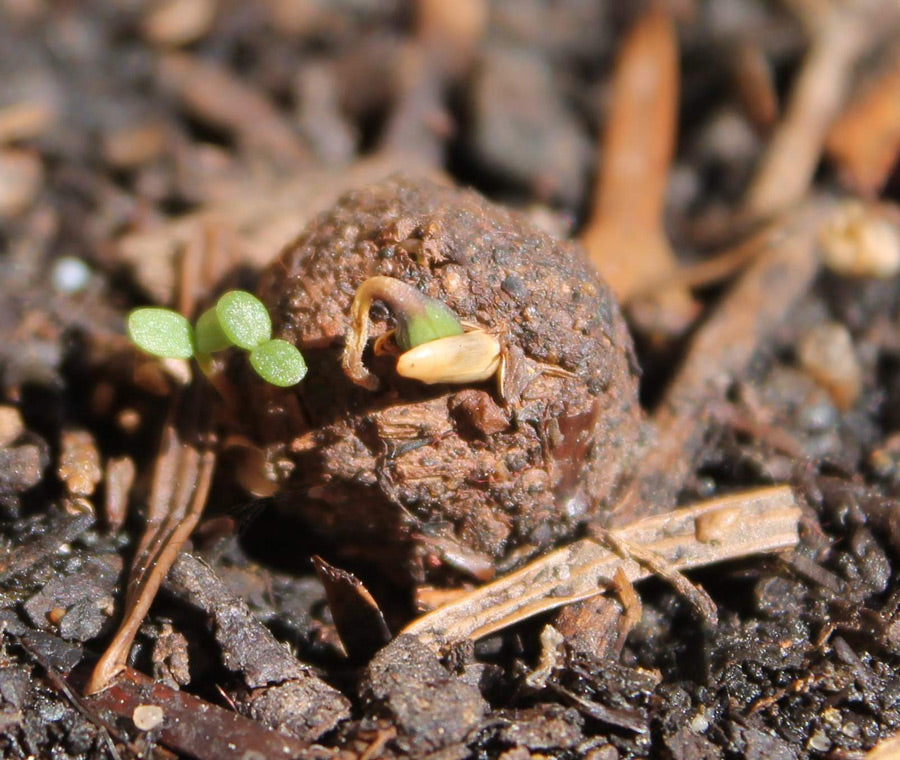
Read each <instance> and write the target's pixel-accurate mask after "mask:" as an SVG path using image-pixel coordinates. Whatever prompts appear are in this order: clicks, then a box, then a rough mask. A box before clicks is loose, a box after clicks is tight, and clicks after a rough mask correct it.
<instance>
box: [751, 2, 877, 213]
mask: <svg viewBox="0 0 900 760" xmlns="http://www.w3.org/2000/svg"><path fill="white" fill-rule="evenodd" d="M795 5H797V6H798V8H799V9H800V12H801V15H802V16H803V17H804V20H805V21H806V23H807V26H808V27H809V28H810V33H811V36H812V40H811V44H810V48H809V52H808V53H807V56H806V59H805V60H804V62H803V68H802V70H801V71H800V74H799V76H798V77H797V81H796V82H795V84H794V86H793V89H792V90H791V94H790V97H789V99H788V103H787V107H786V110H785V114H784V118H783V119H782V121H781V123H780V124H779V125H778V127H777V129H776V130H775V133H774V135H773V136H772V139H771V141H770V143H769V145H768V148H767V149H766V153H765V155H764V156H763V159H762V162H761V163H760V165H759V167H758V169H757V171H756V175H755V176H754V178H753V181H752V182H751V184H750V187H749V188H748V189H747V193H746V196H745V199H744V209H743V210H744V213H745V214H746V216H747V217H748V218H750V219H758V218H766V217H769V216H770V215H772V214H774V213H777V212H779V211H783V210H784V209H787V208H789V207H790V206H792V205H794V204H795V203H799V202H800V201H801V200H802V199H803V198H804V197H805V196H806V194H807V192H808V191H809V187H810V183H811V182H812V178H813V173H814V172H815V169H816V166H817V165H818V163H819V158H820V157H821V154H822V148H823V145H824V143H825V136H826V134H827V132H828V128H829V127H830V125H831V122H832V121H833V120H834V118H835V116H837V114H838V112H839V110H840V108H841V106H842V104H843V102H844V98H845V96H846V94H847V90H848V88H849V85H850V80H851V75H852V73H853V67H854V65H855V64H856V62H857V61H858V60H859V58H860V56H861V55H862V54H863V53H864V52H865V51H866V50H867V49H868V48H869V46H871V44H872V32H873V27H874V22H873V19H874V18H876V17H878V16H879V14H878V13H876V12H875V11H873V10H872V8H871V7H870V6H872V5H873V3H838V2H832V1H831V0H802V1H795ZM874 5H878V3H875V4H874ZM882 5H884V6H885V7H887V4H886V3H882ZM876 10H877V8H876Z"/></svg>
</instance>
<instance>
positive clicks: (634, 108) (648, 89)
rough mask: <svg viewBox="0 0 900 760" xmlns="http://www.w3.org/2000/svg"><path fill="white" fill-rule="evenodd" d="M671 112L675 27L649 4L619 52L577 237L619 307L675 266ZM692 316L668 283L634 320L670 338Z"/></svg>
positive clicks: (686, 300)
mask: <svg viewBox="0 0 900 760" xmlns="http://www.w3.org/2000/svg"><path fill="white" fill-rule="evenodd" d="M677 111H678V48H677V39H676V35H675V28H674V25H673V24H672V21H671V19H670V18H669V16H668V14H667V12H666V11H665V10H664V9H663V7H662V6H661V5H655V6H654V7H653V8H652V9H651V10H650V11H649V12H648V13H646V14H645V15H644V16H643V17H641V18H640V19H639V20H638V22H637V23H636V24H635V26H634V27H633V28H632V29H631V31H630V32H629V34H628V36H627V38H626V40H625V43H624V45H623V47H622V50H621V52H620V53H619V58H618V61H617V63H616V69H615V74H614V79H613V98H612V108H611V112H610V115H609V120H608V123H607V125H606V129H605V132H604V137H603V140H602V144H601V156H602V167H601V169H600V172H599V174H598V177H597V183H596V188H595V197H594V207H593V211H592V213H591V218H590V221H589V222H588V225H587V227H586V228H585V230H584V231H583V233H582V235H581V240H582V242H583V243H584V245H585V247H586V248H587V250H588V253H589V254H590V257H591V261H593V263H594V265H595V266H596V267H597V270H598V271H599V272H600V273H601V274H602V275H603V277H604V278H605V279H606V281H607V282H608V283H609V284H610V286H611V287H612V289H613V292H614V293H615V294H616V295H617V296H618V298H619V301H620V302H621V303H623V304H627V303H628V301H629V299H631V297H632V296H633V295H634V294H635V293H636V292H637V291H639V290H643V289H644V287H645V284H646V282H647V280H648V279H654V280H658V278H659V277H660V276H662V275H665V274H666V273H668V272H670V271H673V270H674V269H675V268H676V266H677V261H676V259H675V255H674V253H673V252H672V249H671V247H670V245H669V241H668V239H667V237H666V233H665V229H664V227H663V204H664V201H665V195H666V183H667V181H668V175H669V167H670V165H671V162H672V155H673V152H674V148H675V133H676V128H677ZM696 313H697V305H696V304H695V302H694V300H693V298H692V297H691V295H690V293H689V292H688V290H687V289H686V288H684V287H682V286H681V285H679V284H674V285H672V286H671V287H666V288H664V289H661V290H659V291H656V292H654V294H653V296H652V299H651V298H648V299H644V303H642V305H641V310H640V315H641V317H640V320H639V321H640V322H641V326H645V327H647V328H648V331H650V332H652V333H662V334H672V333H679V332H681V331H683V330H684V329H685V328H686V327H687V325H688V324H689V323H690V322H691V320H692V319H693V318H694V316H696Z"/></svg>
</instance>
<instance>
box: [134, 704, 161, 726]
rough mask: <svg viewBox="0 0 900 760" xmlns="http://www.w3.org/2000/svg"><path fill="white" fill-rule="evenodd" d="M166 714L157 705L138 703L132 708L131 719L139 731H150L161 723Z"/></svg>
mask: <svg viewBox="0 0 900 760" xmlns="http://www.w3.org/2000/svg"><path fill="white" fill-rule="evenodd" d="M165 717H166V714H165V713H164V712H163V709H162V708H161V707H160V706H159V705H138V706H137V707H135V708H134V712H133V713H132V715H131V720H132V721H133V722H134V726H135V728H137V729H138V730H139V731H152V730H153V729H154V728H156V727H157V726H159V725H161V724H162V722H163V720H165Z"/></svg>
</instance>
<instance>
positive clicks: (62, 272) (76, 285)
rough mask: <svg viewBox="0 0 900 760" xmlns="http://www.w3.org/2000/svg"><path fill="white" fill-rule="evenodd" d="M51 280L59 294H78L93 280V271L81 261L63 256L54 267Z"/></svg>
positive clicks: (73, 257)
mask: <svg viewBox="0 0 900 760" xmlns="http://www.w3.org/2000/svg"><path fill="white" fill-rule="evenodd" d="M50 278H51V280H52V282H53V287H54V289H56V291H57V292H59V293H67V294H71V293H78V292H79V291H82V290H84V289H85V288H86V287H87V284H88V282H89V281H90V279H91V270H90V268H89V267H88V265H87V264H85V263H84V261H82V260H81V259H79V258H77V257H75V256H63V257H62V258H60V259H59V260H58V261H57V262H56V264H54V265H53V271H52V272H51V274H50Z"/></svg>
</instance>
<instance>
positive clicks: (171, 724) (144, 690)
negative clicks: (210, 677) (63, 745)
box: [85, 668, 331, 760]
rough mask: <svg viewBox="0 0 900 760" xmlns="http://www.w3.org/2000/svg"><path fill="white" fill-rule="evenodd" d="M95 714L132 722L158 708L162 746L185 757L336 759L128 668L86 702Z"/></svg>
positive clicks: (210, 759)
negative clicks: (142, 711) (140, 710)
mask: <svg viewBox="0 0 900 760" xmlns="http://www.w3.org/2000/svg"><path fill="white" fill-rule="evenodd" d="M85 702H86V704H88V705H89V706H90V707H91V708H92V709H94V710H97V711H101V712H105V711H108V712H110V713H112V714H113V715H117V716H119V717H121V718H125V719H127V720H129V721H130V720H131V718H132V716H133V715H134V710H135V708H137V707H138V706H140V705H157V706H159V707H160V708H161V709H162V711H163V713H164V716H165V717H164V720H163V723H162V725H161V726H160V727H159V728H158V729H156V732H157V735H158V737H159V741H160V742H161V743H162V744H163V745H165V746H166V747H169V748H170V749H173V750H175V751H176V752H178V753H179V754H181V755H187V756H190V757H194V758H198V760H246V758H248V757H258V758H298V759H305V758H324V757H330V756H331V753H330V752H328V751H327V750H324V749H323V748H319V749H313V748H312V747H311V746H310V744H309V743H307V742H302V741H300V740H298V739H294V738H292V737H290V736H285V735H283V734H281V733H278V732H277V731H272V730H270V729H267V728H265V727H264V726H262V725H261V724H260V723H258V722H257V721H255V720H251V719H250V718H245V717H244V716H242V715H238V714H237V713H234V712H231V711H230V710H226V709H224V708H222V707H219V706H218V705H214V704H210V703H209V702H205V701H204V700H202V699H200V698H198V697H195V696H194V695H192V694H187V693H186V692H183V691H176V690H175V689H171V688H169V687H168V686H165V685H163V684H161V683H156V682H154V681H153V680H152V679H150V678H147V676H144V675H141V674H140V673H138V672H137V671H135V670H132V669H131V668H125V669H124V670H123V671H122V673H121V675H120V676H119V677H118V678H117V679H116V681H115V682H114V683H113V684H112V685H110V687H109V688H108V689H106V690H105V691H102V692H100V693H98V694H94V695H92V696H90V697H88V698H87V699H86V700H85Z"/></svg>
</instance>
